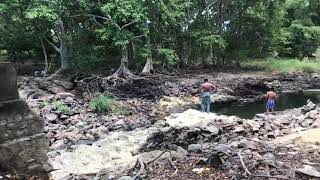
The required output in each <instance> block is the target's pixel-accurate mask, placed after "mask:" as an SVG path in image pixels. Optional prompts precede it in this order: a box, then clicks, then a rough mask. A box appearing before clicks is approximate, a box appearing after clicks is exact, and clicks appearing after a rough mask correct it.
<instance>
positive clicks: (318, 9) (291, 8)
mask: <svg viewBox="0 0 320 180" xmlns="http://www.w3.org/2000/svg"><path fill="white" fill-rule="evenodd" d="M60 22H63V26H64V28H63V30H64V34H63V36H62V33H61V31H59V30H61V29H59V26H58V25H59V23H60ZM60 25H61V24H60ZM0 34H1V36H0V51H1V52H5V54H3V53H1V55H0V56H4V57H5V58H8V59H10V60H11V61H15V62H24V61H27V60H32V61H34V62H35V61H39V60H41V61H42V60H43V59H44V58H43V52H42V46H41V43H40V38H42V40H43V42H44V46H45V49H46V51H47V54H48V56H49V57H53V56H54V55H55V56H56V58H55V59H54V58H49V59H50V60H51V59H54V60H51V62H52V63H55V65H52V67H53V66H57V64H58V65H59V63H57V61H56V60H57V59H58V58H59V54H61V53H59V50H57V48H54V46H52V44H54V45H55V46H57V47H59V45H61V43H63V44H64V45H65V48H64V51H63V52H64V53H65V56H64V57H65V59H67V60H68V61H64V62H70V63H72V65H73V66H74V67H75V68H76V69H77V70H78V71H81V72H83V71H95V70H96V69H97V67H99V66H101V67H106V68H109V66H112V65H113V64H119V63H114V62H113V60H114V59H116V60H119V59H121V58H120V56H121V49H122V48H123V47H125V48H127V49H128V50H129V65H130V66H131V67H139V70H141V69H142V68H143V64H144V63H145V62H146V58H147V57H148V56H149V55H152V56H153V59H154V60H155V62H159V61H161V62H162V64H163V67H164V68H169V67H170V68H175V67H178V65H179V64H186V65H192V64H199V63H208V62H209V61H210V63H211V62H213V63H214V64H217V65H219V64H220V63H219V62H223V63H225V64H226V63H229V62H233V61H234V60H236V61H240V60H243V59H247V58H266V57H280V58H299V59H303V58H305V57H308V58H311V57H313V56H315V58H318V59H319V55H318V54H319V53H317V49H319V46H320V1H319V0H272V1H266V0H255V1H252V0H237V1H232V0H215V1H212V0H208V1H198V0H171V1H167V0H151V1H149V0H144V1H141V0H108V1H102V0H101V1H95V0H78V1H67V0H51V1H49V0H32V1H21V0H2V1H1V2H0ZM43 37H45V38H46V39H47V40H49V41H50V42H52V44H50V43H48V41H46V40H44V38H43ZM146 37H148V38H146ZM147 39H150V46H149V45H148V47H147V46H146V44H147V43H146V42H147ZM148 42H149V41H148ZM148 44H149V43H148ZM96 47H99V48H97V49H96ZM122 54H124V53H122ZM182 61H187V62H182ZM61 62H62V61H61ZM223 63H221V65H222V64H223ZM253 63H254V62H253ZM102 64H103V65H102ZM299 69H304V70H303V71H311V69H310V68H309V67H308V66H303V68H299Z"/></svg>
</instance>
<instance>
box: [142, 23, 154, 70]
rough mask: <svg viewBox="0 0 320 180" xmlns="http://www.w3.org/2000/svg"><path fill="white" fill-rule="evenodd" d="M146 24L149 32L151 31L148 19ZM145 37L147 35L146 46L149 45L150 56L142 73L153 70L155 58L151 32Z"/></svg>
mask: <svg viewBox="0 0 320 180" xmlns="http://www.w3.org/2000/svg"><path fill="white" fill-rule="evenodd" d="M144 25H145V27H146V29H147V31H148V33H149V24H148V21H146V22H145V23H144ZM145 37H146V46H147V49H148V56H147V61H146V64H145V65H144V68H143V70H142V73H147V74H150V73H151V72H153V60H152V51H151V42H150V36H149V34H146V35H145Z"/></svg>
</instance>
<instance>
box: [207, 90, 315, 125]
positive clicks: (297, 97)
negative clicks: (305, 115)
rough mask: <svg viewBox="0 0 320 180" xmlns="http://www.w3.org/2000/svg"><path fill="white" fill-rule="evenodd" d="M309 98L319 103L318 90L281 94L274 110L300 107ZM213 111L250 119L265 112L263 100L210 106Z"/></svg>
mask: <svg viewBox="0 0 320 180" xmlns="http://www.w3.org/2000/svg"><path fill="white" fill-rule="evenodd" d="M308 99H310V100H311V101H312V102H314V103H316V104H320V90H307V91H304V92H301V93H297V94H281V95H280V96H279V99H278V100H277V101H276V107H275V111H283V110H286V109H293V108H298V107H302V106H303V105H305V104H306V103H307V101H308ZM212 109H213V112H215V113H217V114H223V115H228V116H238V117H240V118H244V119H251V118H253V117H254V116H255V115H256V114H259V113H263V112H265V101H264V100H260V101H255V102H250V103H244V104H234V105H229V106H215V105H213V107H212Z"/></svg>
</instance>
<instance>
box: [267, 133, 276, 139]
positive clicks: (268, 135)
mask: <svg viewBox="0 0 320 180" xmlns="http://www.w3.org/2000/svg"><path fill="white" fill-rule="evenodd" d="M267 137H268V138H276V135H275V134H274V133H273V132H269V133H268V134H267Z"/></svg>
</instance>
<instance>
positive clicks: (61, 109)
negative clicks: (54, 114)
mask: <svg viewBox="0 0 320 180" xmlns="http://www.w3.org/2000/svg"><path fill="white" fill-rule="evenodd" d="M53 106H54V108H55V109H56V110H57V111H58V112H61V113H69V112H70V108H69V107H68V106H67V105H66V104H65V103H64V102H63V101H55V102H53Z"/></svg>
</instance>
